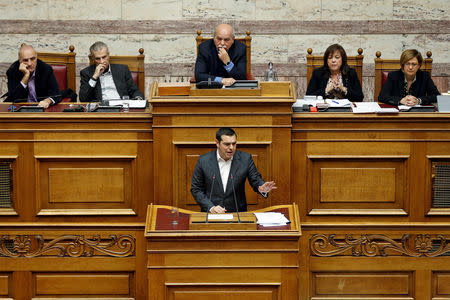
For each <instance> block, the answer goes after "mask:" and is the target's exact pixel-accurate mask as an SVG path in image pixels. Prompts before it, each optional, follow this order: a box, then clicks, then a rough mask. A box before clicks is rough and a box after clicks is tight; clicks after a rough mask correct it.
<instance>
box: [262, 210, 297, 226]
mask: <svg viewBox="0 0 450 300" xmlns="http://www.w3.org/2000/svg"><path fill="white" fill-rule="evenodd" d="M255 216H256V220H257V223H258V224H259V225H263V226H283V225H286V224H288V223H290V221H289V219H288V218H286V217H285V215H284V214H282V213H280V212H264V213H255Z"/></svg>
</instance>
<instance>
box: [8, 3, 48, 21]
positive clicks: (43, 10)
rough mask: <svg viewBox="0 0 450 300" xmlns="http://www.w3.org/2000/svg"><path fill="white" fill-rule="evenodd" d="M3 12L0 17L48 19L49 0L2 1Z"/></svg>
mask: <svg viewBox="0 0 450 300" xmlns="http://www.w3.org/2000/svg"><path fill="white" fill-rule="evenodd" d="M0 7H1V9H2V13H1V14H0V19H9V20H11V19H19V20H23V19H28V20H46V19H48V0H36V1H32V2H30V1H27V0H17V1H7V0H6V1H5V0H2V1H1V2H0Z"/></svg>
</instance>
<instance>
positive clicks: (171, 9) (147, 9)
mask: <svg viewBox="0 0 450 300" xmlns="http://www.w3.org/2000/svg"><path fill="white" fill-rule="evenodd" d="M182 7H183V1H179V0H166V1H163V0H153V1H148V0H127V1H122V19H123V20H181V19H183V9H182Z"/></svg>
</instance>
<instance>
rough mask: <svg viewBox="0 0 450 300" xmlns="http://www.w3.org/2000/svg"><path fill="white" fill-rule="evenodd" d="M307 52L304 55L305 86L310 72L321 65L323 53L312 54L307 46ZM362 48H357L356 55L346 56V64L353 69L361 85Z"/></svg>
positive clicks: (310, 74)
mask: <svg viewBox="0 0 450 300" xmlns="http://www.w3.org/2000/svg"><path fill="white" fill-rule="evenodd" d="M307 52H308V54H307V55H306V79H307V81H306V86H308V84H309V80H310V79H311V76H312V73H313V71H314V69H317V68H319V67H321V66H323V54H322V55H312V49H311V48H308V50H307ZM362 53H363V49H361V48H359V49H358V55H356V56H347V64H348V65H349V66H350V67H352V68H353V69H355V71H356V74H357V75H358V79H359V82H360V83H361V86H362V69H363V59H364V55H362Z"/></svg>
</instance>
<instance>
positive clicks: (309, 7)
mask: <svg viewBox="0 0 450 300" xmlns="http://www.w3.org/2000/svg"><path fill="white" fill-rule="evenodd" d="M255 9H256V18H257V19H259V20H320V19H321V17H322V14H321V1H320V0H312V1H297V0H286V1H283V2H282V3H281V2H280V1H278V0H256V1H255Z"/></svg>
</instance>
